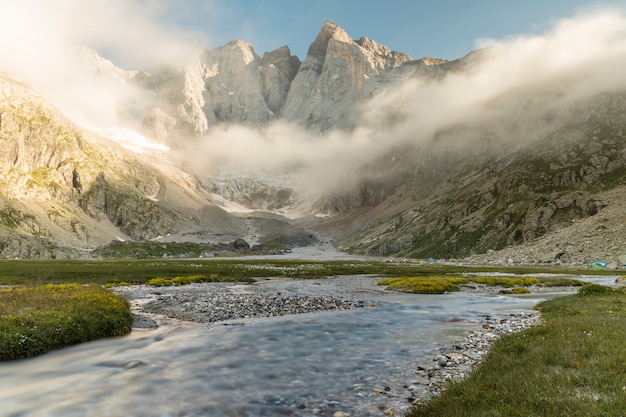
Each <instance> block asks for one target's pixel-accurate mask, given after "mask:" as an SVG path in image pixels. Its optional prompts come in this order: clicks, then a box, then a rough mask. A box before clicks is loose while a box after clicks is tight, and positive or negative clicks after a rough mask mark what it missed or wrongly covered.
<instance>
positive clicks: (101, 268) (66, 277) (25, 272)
mask: <svg viewBox="0 0 626 417" xmlns="http://www.w3.org/2000/svg"><path fill="white" fill-rule="evenodd" d="M470 272H471V273H483V272H484V273H491V272H500V273H505V274H511V275H515V274H539V273H559V274H568V273H570V274H586V275H606V274H611V275H615V274H619V273H620V271H610V270H600V271H592V270H589V269H566V268H559V267H504V266H500V267H496V266H462V265H447V264H443V263H441V264H440V263H433V264H430V263H413V262H359V261H319V262H316V261H298V260H235V259H228V258H225V259H224V258H220V259H163V260H154V259H151V260H140V259H124V260H119V259H118V260H19V261H16V260H0V285H14V284H33V283H38V284H46V283H68V282H75V283H80V284H91V283H97V284H107V283H115V282H122V281H125V282H129V283H137V284H139V283H146V282H147V281H148V280H150V279H153V278H164V279H172V278H176V277H180V276H193V275H204V276H207V277H212V279H214V280H217V281H251V280H253V279H254V278H257V277H276V276H278V277H289V278H314V277H329V276H331V277H332V276H335V275H352V274H374V275H380V276H385V277H402V276H405V277H406V276H412V277H418V276H445V275H454V276H459V275H460V274H464V273H470Z"/></svg>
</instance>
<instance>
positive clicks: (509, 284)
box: [378, 276, 583, 294]
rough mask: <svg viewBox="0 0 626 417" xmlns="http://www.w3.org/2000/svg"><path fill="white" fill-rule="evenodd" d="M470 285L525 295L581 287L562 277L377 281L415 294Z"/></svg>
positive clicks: (451, 277) (573, 280)
mask: <svg viewBox="0 0 626 417" xmlns="http://www.w3.org/2000/svg"><path fill="white" fill-rule="evenodd" d="M472 283H475V284H482V285H486V286H488V287H496V286H497V287H505V288H511V289H510V290H506V291H504V292H506V293H508V294H526V293H528V292H529V291H528V290H527V289H526V287H530V286H543V287H563V286H581V285H583V282H582V281H578V280H575V279H571V278H564V277H548V278H543V277H542V278H534V277H502V276H497V277H493V276H487V277H483V276H477V277H473V276H466V277H454V276H428V277H399V278H385V279H382V280H380V281H378V285H386V286H387V289H389V290H397V291H403V292H411V293H416V294H444V293H446V292H450V291H458V290H459V289H460V287H461V286H469V285H471V284H472Z"/></svg>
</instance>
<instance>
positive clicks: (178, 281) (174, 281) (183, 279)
mask: <svg viewBox="0 0 626 417" xmlns="http://www.w3.org/2000/svg"><path fill="white" fill-rule="evenodd" d="M217 281H220V279H219V276H218V275H217V274H211V275H210V276H208V277H207V276H206V275H191V276H180V277H175V278H171V279H167V278H152V279H151V280H148V285H152V286H155V287H168V286H170V285H189V284H193V283H199V282H217Z"/></svg>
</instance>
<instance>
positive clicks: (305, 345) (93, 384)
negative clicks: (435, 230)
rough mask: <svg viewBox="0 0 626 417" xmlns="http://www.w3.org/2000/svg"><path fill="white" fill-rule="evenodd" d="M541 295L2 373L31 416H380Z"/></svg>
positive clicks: (6, 397) (237, 333)
mask: <svg viewBox="0 0 626 417" xmlns="http://www.w3.org/2000/svg"><path fill="white" fill-rule="evenodd" d="M538 301H540V297H539V296H537V297H534V298H512V297H504V296H484V295H475V294H467V293H451V294H446V295H394V296H389V297H384V298H382V299H381V298H376V299H373V300H371V302H370V301H368V302H366V304H365V305H366V307H363V308H356V309H352V310H347V311H340V312H323V313H311V314H302V315H296V316H284V317H278V318H271V319H255V320H244V321H237V322H230V323H228V325H226V324H220V323H217V324H212V325H209V324H186V325H181V326H175V327H170V328H165V329H157V330H134V331H133V332H132V334H130V335H129V336H126V337H120V338H114V339H109V340H102V341H97V342H92V343H87V344H84V345H80V346H74V347H70V348H66V349H61V350H58V351H55V352H51V353H49V354H46V355H43V356H41V357H37V358H32V359H27V360H20V361H16V362H8V363H3V364H0V414H1V415H2V416H10V417H18V416H20V417H26V416H41V417H43V416H46V417H51V416H59V417H74V416H76V417H79V416H80V417H85V416H98V417H101V416H116V417H117V416H138V417H139V416H146V417H147V416H150V417H153V416H158V417H179V416H180V417H182V416H220V417H222V416H224V417H226V416H233V417H234V416H316V415H317V416H332V415H333V414H335V413H337V412H338V411H341V412H344V413H346V414H347V415H349V416H361V417H364V416H381V415H383V411H382V410H384V409H385V408H389V407H391V408H394V409H396V410H405V409H407V408H408V406H409V405H410V404H409V402H408V400H407V398H406V393H405V392H403V390H404V388H403V386H404V385H406V384H410V382H411V380H413V379H415V374H414V373H413V371H414V370H415V369H416V367H417V366H418V365H420V364H422V365H424V364H425V365H428V366H431V365H429V364H432V358H433V357H434V353H436V351H437V349H438V348H439V347H441V346H443V345H445V344H448V343H450V342H451V341H452V340H456V339H461V338H462V337H463V336H464V335H465V334H466V332H467V331H468V330H469V329H471V328H472V327H477V326H479V323H480V322H481V320H482V318H483V317H484V316H485V315H491V316H498V315H500V314H508V313H510V312H519V311H524V310H527V309H530V308H532V306H533V305H534V304H536V303H537V302H538Z"/></svg>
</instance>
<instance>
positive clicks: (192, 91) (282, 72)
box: [144, 40, 300, 142]
mask: <svg viewBox="0 0 626 417" xmlns="http://www.w3.org/2000/svg"><path fill="white" fill-rule="evenodd" d="M299 65H300V62H299V60H298V58H297V57H295V56H292V55H291V54H290V51H289V48H287V47H286V46H284V47H282V48H279V49H277V50H275V51H273V52H269V53H266V54H265V55H264V56H263V58H260V57H259V56H258V55H257V54H256V53H255V52H254V48H253V47H252V45H251V44H249V43H247V42H244V41H239V40H238V41H232V42H230V43H228V44H227V45H224V46H222V47H220V48H217V49H214V50H210V51H206V50H201V51H197V52H196V54H195V55H194V56H193V57H192V58H191V59H190V60H189V62H188V63H187V65H186V66H185V67H184V68H183V69H182V70H180V71H176V72H171V73H169V74H168V73H165V74H163V73H157V74H156V75H155V77H156V78H157V79H159V80H160V81H159V82H157V83H152V85H153V87H154V88H155V89H156V91H157V97H156V99H155V101H154V103H153V104H152V106H151V108H150V109H149V111H148V113H147V115H146V118H145V120H144V128H145V130H146V132H148V134H149V135H150V136H153V137H155V138H157V139H160V140H167V141H170V142H174V141H175V140H176V138H180V137H185V136H189V135H192V136H200V135H203V134H205V133H206V132H207V130H208V128H209V126H211V125H215V124H217V123H237V124H242V125H249V126H260V125H264V124H266V123H268V122H269V121H270V120H272V119H274V118H275V117H276V114H277V113H278V112H279V111H280V109H281V108H282V106H283V103H284V102H285V99H286V97H287V91H288V90H289V86H290V84H291V81H292V80H293V77H294V76H295V74H296V72H297V70H298V67H299Z"/></svg>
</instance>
